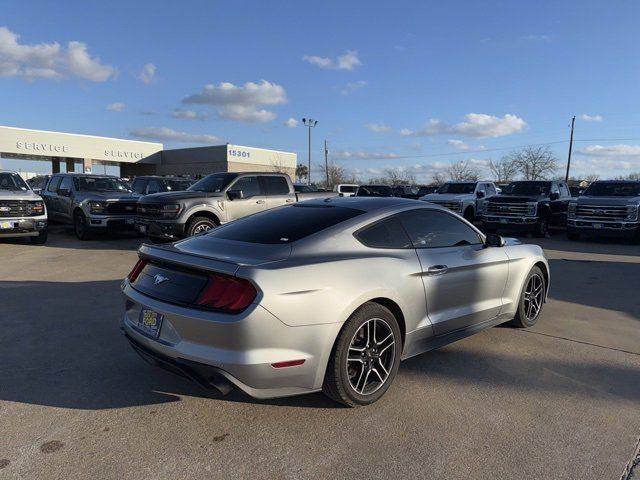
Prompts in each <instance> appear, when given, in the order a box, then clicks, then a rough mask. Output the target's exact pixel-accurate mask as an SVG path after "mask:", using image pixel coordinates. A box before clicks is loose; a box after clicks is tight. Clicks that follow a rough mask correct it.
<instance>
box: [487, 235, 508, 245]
mask: <svg viewBox="0 0 640 480" xmlns="http://www.w3.org/2000/svg"><path fill="white" fill-rule="evenodd" d="M505 243H506V242H505V241H504V238H502V237H501V236H500V235H498V234H497V233H487V237H486V239H485V241H484V245H485V246H486V247H504V246H505Z"/></svg>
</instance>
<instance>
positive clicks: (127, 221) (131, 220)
mask: <svg viewBox="0 0 640 480" xmlns="http://www.w3.org/2000/svg"><path fill="white" fill-rule="evenodd" d="M125 221H126V223H127V225H133V224H134V223H135V221H136V219H135V218H127V219H126V220H125Z"/></svg>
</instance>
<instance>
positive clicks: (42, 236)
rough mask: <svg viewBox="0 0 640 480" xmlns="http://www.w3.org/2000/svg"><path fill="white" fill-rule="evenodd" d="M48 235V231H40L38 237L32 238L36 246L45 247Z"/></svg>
mask: <svg viewBox="0 0 640 480" xmlns="http://www.w3.org/2000/svg"><path fill="white" fill-rule="evenodd" d="M47 237H48V233H47V231H46V230H42V231H40V233H39V234H38V236H37V237H30V238H31V243H32V244H34V245H44V244H45V243H46V242H47Z"/></svg>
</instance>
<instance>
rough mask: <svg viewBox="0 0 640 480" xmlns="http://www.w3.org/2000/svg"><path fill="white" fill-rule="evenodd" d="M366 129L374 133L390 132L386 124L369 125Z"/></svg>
mask: <svg viewBox="0 0 640 480" xmlns="http://www.w3.org/2000/svg"><path fill="white" fill-rule="evenodd" d="M365 127H366V129H367V130H369V131H370V132H374V133H384V132H388V131H389V130H390V129H389V126H388V125H385V124H384V123H367V124H366V125H365Z"/></svg>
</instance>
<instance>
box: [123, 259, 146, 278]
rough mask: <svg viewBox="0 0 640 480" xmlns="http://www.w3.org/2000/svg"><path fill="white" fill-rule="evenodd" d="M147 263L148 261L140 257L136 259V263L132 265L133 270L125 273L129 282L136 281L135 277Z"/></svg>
mask: <svg viewBox="0 0 640 480" xmlns="http://www.w3.org/2000/svg"><path fill="white" fill-rule="evenodd" d="M147 263H149V262H148V261H147V260H143V259H142V258H140V259H138V261H137V262H136V264H135V265H134V266H133V270H131V272H130V273H129V275H127V278H128V279H129V281H130V282H135V281H136V279H137V278H138V276H139V275H140V272H142V269H143V268H144V267H146V266H147Z"/></svg>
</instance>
